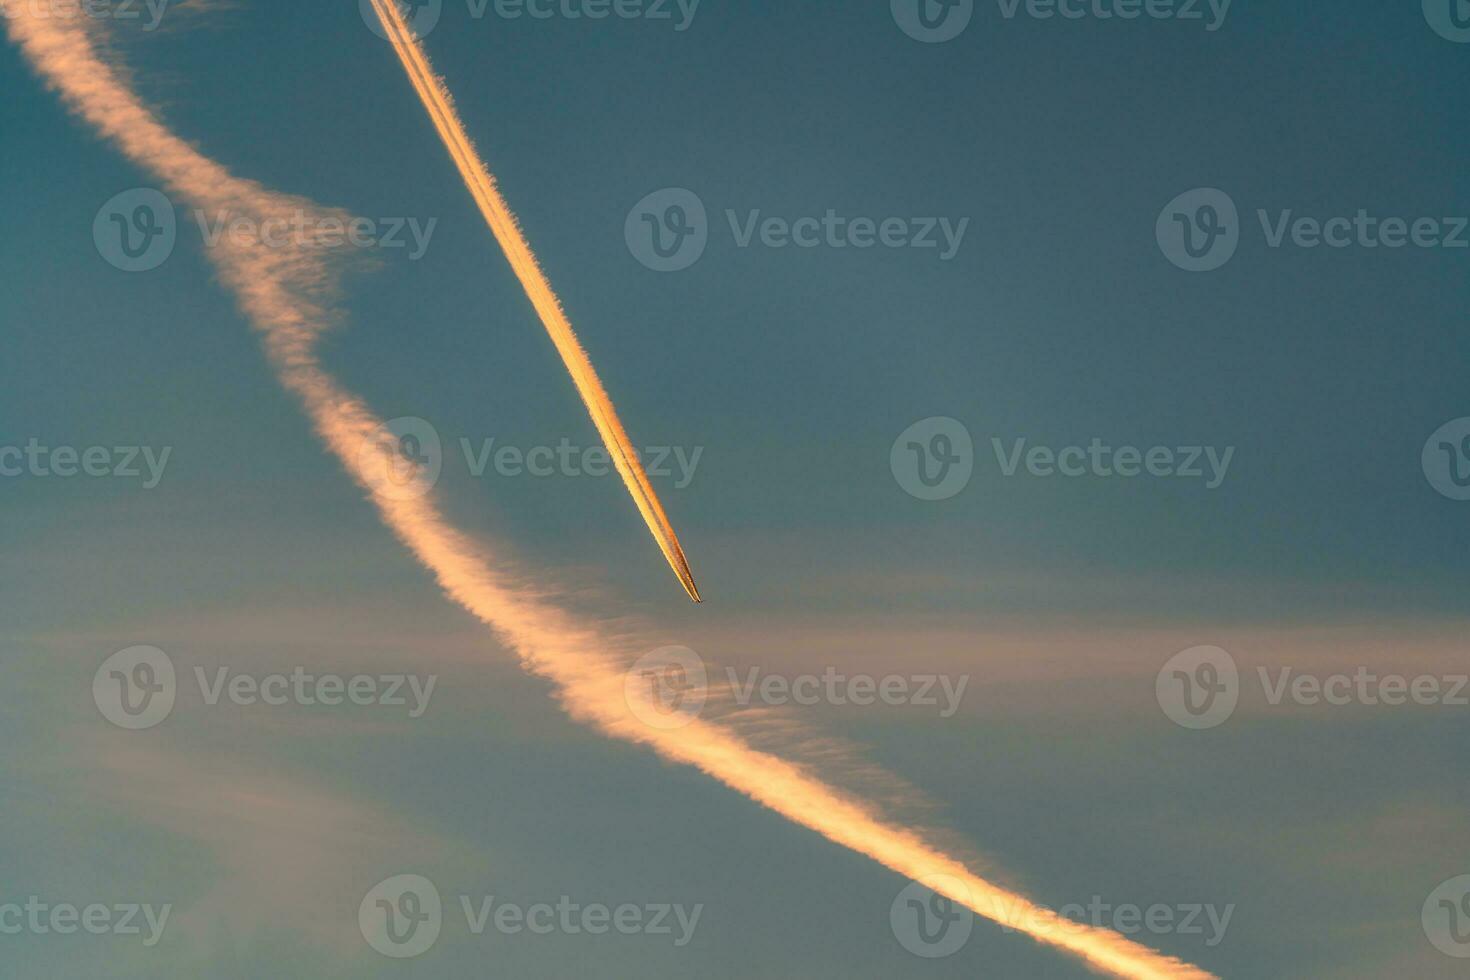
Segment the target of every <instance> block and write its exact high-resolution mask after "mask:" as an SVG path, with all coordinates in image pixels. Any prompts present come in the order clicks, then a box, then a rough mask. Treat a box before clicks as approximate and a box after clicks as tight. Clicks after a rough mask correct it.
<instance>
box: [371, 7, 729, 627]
mask: <svg viewBox="0 0 1470 980" xmlns="http://www.w3.org/2000/svg"><path fill="white" fill-rule="evenodd" d="M372 4H373V9H374V10H375V11H376V12H377V15H378V19H379V20H380V21H381V22H382V24H383V30H384V31H386V32H387V34H388V39H389V41H391V42H392V44H393V50H394V51H395V52H397V54H398V59H399V61H401V62H402V63H403V70H404V71H405V72H407V74H408V78H409V81H410V82H411V83H412V84H413V87H414V91H416V92H417V93H418V95H419V99H420V100H422V101H423V103H424V108H425V109H427V110H428V113H429V117H430V119H432V120H433V122H434V128H435V129H436V130H437V131H438V132H439V138H440V139H442V140H443V141H444V146H445V148H446V149H448V150H449V155H450V156H451V157H452V158H453V159H454V165H455V166H456V167H458V168H459V173H460V176H461V177H463V178H464V182H465V186H466V187H467V188H469V191H470V194H471V195H472V196H473V197H474V199H475V203H476V204H477V205H479V208H480V213H481V214H483V215H484V216H485V221H486V223H487V224H489V225H490V230H491V231H492V232H493V233H494V234H495V240H496V241H497V242H499V243H500V248H501V250H502V251H503V252H505V257H506V259H508V260H509V261H510V266H511V268H512V269H513V270H514V271H515V274H516V278H517V279H519V280H520V282H521V286H522V288H524V289H525V291H526V295H527V296H528V297H529V298H530V300H531V304H532V305H533V306H534V307H535V308H536V312H537V313H538V314H539V315H540V317H541V322H542V323H543V324H544V325H545V326H546V332H547V333H548V334H550V335H551V342H552V343H553V344H555V345H556V350H557V353H559V354H561V359H562V362H563V363H565V364H566V366H567V371H569V372H570V373H571V375H572V381H573V383H574V384H576V386H577V392H578V394H580V395H581V396H582V401H583V402H584V403H585V404H586V406H587V412H588V414H590V415H591V416H592V423H593V425H595V426H597V433H598V435H600V436H601V437H602V441H603V444H604V445H606V446H607V450H608V452H609V453H610V454H611V455H612V459H613V464H614V465H615V466H616V467H617V470H618V474H619V475H620V476H622V478H623V483H624V484H625V485H626V486H627V488H628V493H630V494H632V496H633V502H634V503H636V504H637V505H638V511H639V513H641V514H642V515H643V520H644V521H645V522H646V523H647V524H648V529H649V530H650V531H651V532H653V537H654V540H655V541H657V542H658V546H659V548H660V549H661V550H662V551H663V553H664V557H665V558H666V559H668V562H669V567H670V568H672V569H673V570H674V574H675V575H677V576H678V577H679V583H680V584H681V585H683V586H684V591H686V592H688V593H689V598H691V599H693V600H694V601H695V602H701V601H703V600H701V599H700V596H699V588H698V587H697V586H696V585H695V584H694V576H693V575H692V574H691V573H690V571H689V562H688V561H687V560H686V559H685V557H684V549H683V548H682V547H680V545H679V538H678V536H677V535H676V534H675V533H674V526H673V524H671V523H670V522H669V516H668V514H666V513H665V512H664V508H663V504H662V503H660V502H659V499H658V494H656V493H655V492H654V490H653V484H651V483H649V481H648V475H647V474H646V473H644V471H643V464H642V463H641V462H640V461H639V459H638V453H637V450H636V449H635V448H634V447H633V442H632V440H631V439H629V438H628V433H627V432H626V431H625V430H624V429H623V424H622V422H620V421H619V420H618V413H617V411H616V409H614V408H613V403H612V399H611V398H609V397H608V395H607V390H606V389H604V388H603V386H602V382H601V380H599V379H598V377H597V372H596V371H595V370H594V369H593V367H592V362H591V361H590V360H589V359H588V357H587V352H586V351H585V350H583V349H582V345H581V344H580V343H578V341H577V335H576V333H575V332H573V330H572V324H571V321H570V320H568V319H567V315H566V312H565V311H564V310H563V309H562V306H561V301H560V300H559V299H557V296H556V292H555V291H554V290H553V289H552V288H551V282H550V280H548V279H547V278H546V274H545V273H544V272H542V271H541V265H540V263H538V262H537V261H536V255H535V253H533V252H532V251H531V246H530V244H529V243H528V242H527V241H526V236H525V235H524V234H522V233H521V229H520V225H519V224H518V223H517V222H516V218H515V215H514V214H512V213H511V210H510V207H509V206H508V205H507V204H506V203H505V199H504V198H503V197H501V195H500V191H499V190H498V189H497V187H496V185H495V178H494V177H492V176H491V175H490V170H489V168H488V167H486V166H485V161H484V160H483V159H481V158H480V155H479V154H478V153H477V152H476V151H475V146H474V143H473V142H471V141H470V138H469V136H468V134H466V133H465V129H464V125H463V124H462V123H461V122H460V119H459V114H458V113H457V112H456V111H455V109H454V100H453V99H452V98H451V97H450V95H449V93H448V91H446V90H445V88H444V86H443V85H442V84H441V83H440V82H439V80H438V79H437V78H436V77H435V76H434V73H433V72H432V71H431V70H430V68H429V62H428V57H427V56H426V55H425V54H424V52H423V51H422V50H421V49H420V48H419V46H418V44H417V43H416V42H415V41H414V38H413V34H412V31H411V29H410V28H409V26H408V22H407V21H405V20H404V19H403V14H402V12H401V8H400V6H399V4H398V3H397V2H396V0H372Z"/></svg>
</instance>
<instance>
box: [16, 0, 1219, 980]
mask: <svg viewBox="0 0 1470 980" xmlns="http://www.w3.org/2000/svg"><path fill="white" fill-rule="evenodd" d="M6 29H7V31H8V32H9V34H10V35H11V37H12V38H13V39H15V40H16V41H17V43H19V45H20V46H21V48H22V50H23V51H24V52H25V54H26V55H27V57H28V58H29V59H30V60H31V62H32V63H33V64H34V65H35V66H36V68H37V70H38V71H39V72H40V74H41V76H42V77H43V78H44V79H45V80H46V81H47V82H48V83H49V84H50V85H51V86H52V87H54V88H55V89H57V90H58V91H59V92H60V93H61V95H62V97H63V99H64V100H65V101H66V102H67V104H68V105H69V106H70V107H71V108H72V109H73V110H74V111H75V112H77V113H78V114H79V115H81V116H82V117H83V118H84V119H86V120H87V121H88V122H89V123H91V124H92V125H93V126H95V127H96V128H97V129H98V131H99V132H100V133H102V134H103V135H104V136H106V137H107V138H109V139H111V140H113V141H114V142H115V143H117V145H118V146H119V147H120V148H121V149H122V151H123V152H124V154H125V155H126V156H127V157H128V158H129V159H130V160H131V161H132V162H134V163H135V164H136V165H138V166H139V167H141V168H143V169H145V170H147V171H150V172H152V173H153V174H155V175H156V176H157V178H158V180H159V181H160V182H161V183H162V184H163V185H164V187H165V188H166V189H167V190H168V191H169V193H170V194H172V195H174V196H175V197H176V199H178V200H181V201H183V202H186V203H188V204H190V205H192V206H194V207H202V208H206V209H208V210H216V211H227V212H230V213H232V214H234V215H238V216H244V217H249V218H252V219H254V222H255V227H257V228H259V227H262V225H263V224H264V223H265V222H267V221H270V222H275V221H290V220H291V219H292V217H293V215H294V214H296V213H297V212H298V211H299V210H300V209H303V208H308V207H311V205H310V202H307V201H304V200H302V199H300V198H295V197H291V196H288V195H284V194H279V193H276V192H273V191H270V190H267V189H266V188H264V187H262V186H261V185H260V184H258V183H255V182H253V181H249V180H244V179H242V178H239V177H236V176H234V175H233V174H231V173H230V172H229V171H228V170H227V169H225V168H224V167H223V166H221V165H220V164H219V163H217V162H215V161H214V160H211V159H209V158H208V157H206V156H204V155H203V154H201V153H200V152H199V151H198V150H196V149H195V148H194V147H193V146H191V145H190V144H189V143H187V142H185V141H184V140H182V139H180V138H179V137H178V136H176V135H175V134H174V133H173V132H171V131H170V130H169V129H168V128H167V127H165V126H164V125H163V123H162V122H160V121H159V119H158V118H157V116H156V115H155V114H154V112H153V111H152V110H151V109H150V108H149V107H148V106H146V105H145V104H144V103H143V102H142V100H141V99H140V98H139V97H138V96H137V94H136V93H135V92H134V91H133V90H132V89H131V87H130V86H129V84H128V82H127V80H126V78H125V76H124V74H123V73H122V72H121V71H120V70H119V69H118V68H115V67H114V66H113V65H111V64H109V63H108V62H107V61H105V60H104V59H103V58H102V57H101V56H100V55H99V53H98V49H97V47H96V45H95V44H94V42H93V39H92V37H91V36H90V35H89V34H88V30H89V29H88V28H85V27H81V26H78V24H77V23H75V19H74V20H72V21H65V20H62V19H61V18H57V17H54V16H47V15H44V14H40V13H37V12H36V11H35V10H34V9H33V8H32V7H31V6H29V5H23V6H21V7H20V8H18V9H17V10H15V11H13V12H12V14H11V16H10V17H8V18H7V19H6ZM311 213H313V214H315V215H316V216H318V217H319V218H321V219H327V218H332V219H336V220H341V219H342V217H343V215H342V212H339V211H333V212H326V211H323V210H320V209H317V210H315V211H313V212H311ZM320 223H321V222H318V224H320ZM324 244H325V243H324V242H322V241H310V242H304V243H302V242H297V243H295V244H293V245H288V246H279V245H273V244H270V243H268V240H267V241H262V240H261V239H260V238H259V237H257V238H255V239H254V240H249V239H245V238H243V237H240V236H234V235H231V236H225V237H223V238H222V239H221V240H220V241H219V242H218V243H217V244H216V245H215V246H214V247H212V248H210V249H209V250H208V251H209V257H210V259H211V261H213V262H214V263H215V264H216V266H217V268H218V269H219V273H220V277H221V279H222V280H223V281H224V283H225V284H226V285H227V286H228V287H229V288H230V289H231V290H232V291H233V292H234V293H235V294H236V296H237V298H238V301H239V303H240V307H241V309H242V310H243V312H244V313H245V315H246V317H247V318H248V319H249V320H250V322H251V323H252V325H253V326H254V327H255V328H256V329H258V330H259V331H261V333H262V334H263V336H264V342H265V348H266V352H267V354H268V355H269V357H270V359H271V362H272V364H273V365H274V367H275V370H276V372H277V375H278V377H279V379H280V381H281V384H282V385H283V386H284V387H285V388H287V389H288V390H289V391H290V392H292V393H293V394H294V395H295V396H296V397H298V398H299V399H300V400H301V403H302V405H303V407H304V408H305V410H306V412H307V415H308V416H309V417H310V419H311V421H312V423H313V425H314V426H315V428H316V431H317V433H318V435H319V436H320V437H321V438H322V440H323V441H324V443H325V444H326V446H327V447H328V449H329V450H331V452H332V453H333V454H334V455H336V456H337V458H338V459H339V460H340V462H341V464H342V466H343V467H344V469H346V470H347V472H348V473H349V474H350V475H351V476H352V477H353V479H355V480H356V481H357V482H358V484H359V485H360V486H361V487H362V488H363V489H364V490H365V491H366V492H367V495H368V498H369V499H370V500H371V501H372V503H373V504H374V506H375V507H376V508H377V510H378V513H379V515H380V516H381V518H382V520H383V522H384V524H385V525H386V526H387V527H388V528H389V529H390V530H391V531H392V532H393V534H394V535H395V536H396V537H397V538H398V539H399V540H400V541H401V542H402V543H403V544H404V545H405V546H406V547H407V548H408V549H409V550H410V551H411V552H412V553H413V554H414V555H415V556H416V557H417V558H418V560H419V561H420V562H421V563H422V564H423V565H424V567H425V568H427V569H428V570H429V571H430V572H431V573H432V574H433V576H434V578H435V579H436V581H437V582H438V583H439V585H440V587H441V588H442V589H443V590H444V592H445V594H446V595H448V596H449V597H450V598H452V599H453V600H454V601H456V602H458V603H459V604H460V605H462V606H463V607H464V608H466V609H467V610H469V611H470V612H471V613H472V614H473V615H475V616H476V617H477V618H478V619H480V620H481V621H482V622H483V623H485V624H486V625H488V626H489V627H491V629H492V630H493V631H494V632H495V633H496V635H497V636H498V637H499V638H500V639H501V640H502V641H503V642H504V643H505V644H506V645H507V646H508V647H510V648H511V649H513V650H514V651H515V652H516V653H517V655H518V656H519V657H520V660H521V663H522V666H523V667H524V668H525V669H527V670H528V671H531V672H533V673H535V674H537V675H539V676H541V677H545V678H547V679H549V680H550V681H551V682H552V683H553V684H554V685H555V686H556V688H557V696H558V698H559V699H560V701H561V703H562V705H563V707H564V708H565V709H566V711H567V712H568V713H569V714H570V715H571V716H572V717H573V718H575V719H577V720H578V721H580V722H583V723H585V724H589V725H591V726H593V727H595V728H596V729H598V730H599V731H601V732H603V733H605V734H607V735H609V736H611V737H614V738H618V739H622V740H625V741H628V742H633V743H638V744H642V745H645V746H648V747H650V748H651V749H653V750H654V751H655V752H657V753H658V754H659V755H660V756H661V757H663V758H665V759H668V760H671V761H675V762H680V763H684V764H686V765H690V766H694V767H695V768H697V769H699V770H700V771H702V772H704V773H707V774H708V775H710V776H712V777H713V778H715V779H717V780H719V781H720V782H722V783H724V784H725V785H726V786H729V787H731V788H733V789H735V790H736V791H738V792H740V793H742V794H744V795H745V796H747V797H749V798H750V799H752V800H754V801H756V802H758V803H760V804H762V805H763V806H766V807H768V808H770V809H771V810H773V811H775V812H777V813H780V814H782V815H783V816H785V817H787V818H788V819H790V820H791V821H793V822H795V823H797V824H800V825H802V826H805V827H808V828H810V829H812V830H814V831H816V832H817V833H818V834H821V835H822V836H823V837H825V838H827V839H828V840H831V841H834V842H836V843H838V844H841V845H843V846H845V847H847V848H849V849H851V850H853V851H854V852H856V853H858V854H862V855H866V856H867V857H869V858H871V859H873V860H874V861H876V862H878V863H880V864H882V865H883V866H885V867H887V868H889V869H891V870H893V871H895V872H897V873H899V874H901V875H904V876H907V877H909V878H911V879H914V880H918V881H923V882H924V883H925V884H927V885H929V886H930V888H931V889H933V890H934V891H936V892H938V893H940V894H942V895H945V896H947V897H949V898H950V899H952V900H953V901H955V902H958V903H960V904H961V905H963V906H965V907H968V908H970V909H972V910H973V911H974V912H976V913H977V914H979V915H981V916H984V917H986V918H988V919H990V920H992V921H994V922H997V923H1000V924H1001V925H1002V926H1004V927H1006V928H1008V929H1012V930H1015V931H1017V932H1021V933H1024V934H1026V935H1028V936H1031V937H1032V938H1033V939H1035V940H1038V941H1040V942H1042V943H1046V944H1048V945H1051V946H1053V947H1055V948H1057V949H1061V950H1065V951H1067V952H1069V953H1071V954H1074V955H1075V956H1077V957H1079V958H1080V959H1081V960H1082V961H1083V962H1084V963H1086V964H1088V965H1089V966H1091V967H1093V968H1095V969H1098V970H1101V971H1104V972H1107V973H1109V974H1112V975H1115V976H1120V977H1134V978H1140V980H1208V978H1210V977H1211V976H1212V975H1211V974H1209V973H1206V972H1205V971H1203V970H1201V969H1199V968H1197V967H1194V966H1191V965H1189V964H1187V963H1184V962H1182V961H1180V960H1178V959H1175V958H1173V957H1170V956H1165V955H1163V954H1161V953H1158V952H1155V951H1154V950H1151V949H1149V948H1148V947H1146V946H1143V945H1142V944H1139V943H1136V942H1133V941H1132V940H1130V939H1128V938H1126V937H1124V936H1122V935H1120V934H1119V933H1117V932H1114V931H1112V930H1110V929H1105V928H1101V927H1098V926H1094V925H1083V924H1080V923H1077V922H1073V921H1071V920H1069V919H1066V918H1064V917H1062V916H1060V915H1058V914H1057V913H1055V912H1052V911H1050V910H1049V909H1046V908H1045V907H1043V906H1040V905H1038V904H1036V903H1034V902H1032V901H1031V900H1029V899H1027V898H1026V897H1025V896H1023V895H1021V894H1019V893H1018V892H1015V891H1012V890H1009V889H1006V888H1002V887H1001V886H999V885H997V884H995V883H993V882H990V881H988V880H986V879H984V878H981V877H980V876H979V875H977V874H975V873H973V872H972V871H971V870H970V869H969V868H968V867H967V866H966V865H965V864H964V863H963V862H962V861H961V860H959V859H958V858H957V857H955V856H953V855H952V854H950V853H948V852H946V851H945V850H943V849H942V848H940V847H939V846H938V845H937V844H935V843H934V842H933V840H932V839H931V838H930V837H928V836H926V835H925V834H923V833H921V832H920V831H918V830H916V829H913V828H909V827H905V826H903V825H901V824H899V823H897V822H895V821H893V820H892V819H889V818H887V817H885V816H884V815H883V814H882V813H881V812H880V810H879V808H878V806H877V805H876V804H874V803H871V802H869V801H866V800H863V799H861V798H858V797H856V796H853V795H851V794H848V793H844V792H842V791H840V790H839V789H837V788H836V787H835V786H834V785H833V784H832V783H831V782H830V781H828V780H824V779H822V778H820V777H819V776H818V775H816V773H815V772H813V771H812V768H811V766H810V765H806V764H801V763H798V762H796V761H793V760H792V759H790V758H787V757H784V756H781V755H777V754H775V753H773V752H770V751H766V750H763V749H759V748H757V747H755V746H754V745H753V744H752V743H751V742H750V741H749V740H748V739H746V738H745V737H743V736H742V735H741V734H740V733H739V732H738V731H736V730H735V729H734V728H733V727H731V726H730V725H729V724H724V723H720V722H717V721H713V720H710V719H706V718H699V717H696V718H694V719H693V720H692V721H690V722H689V723H688V724H687V725H685V726H684V727H681V728H672V729H666V728H658V727H653V726H650V725H648V724H645V723H644V722H643V721H641V720H640V717H646V715H645V714H643V712H645V711H647V710H649V709H650V708H652V707H653V706H654V702H653V693H652V692H651V691H649V692H647V693H646V694H644V695H639V694H637V693H636V692H638V691H641V690H643V689H642V688H638V687H634V688H631V689H630V688H629V687H628V686H627V685H626V684H625V677H626V672H625V668H626V663H625V662H624V661H623V660H621V659H620V658H619V657H618V656H615V655H614V654H613V653H612V652H610V651H609V648H610V647H612V646H614V645H615V644H614V641H613V640H611V639H609V637H608V636H607V635H606V634H605V633H604V632H603V631H601V630H599V629H598V628H597V627H595V626H594V625H592V624H590V623H588V622H585V621H583V620H580V619H578V618H575V617H573V616H572V615H571V614H570V613H568V612H567V611H565V610H564V609H562V608H560V607H558V606H556V605H553V604H552V603H550V602H547V601H546V600H545V599H543V598H541V597H540V596H539V595H538V594H537V593H536V591H535V590H533V589H532V588H531V587H530V586H529V585H527V584H526V583H525V582H523V581H521V580H519V579H518V578H516V577H514V576H512V575H511V574H510V572H508V571H507V570H506V569H505V567H504V563H503V562H494V561H492V560H491V557H490V555H489V554H488V553H487V552H485V551H484V550H483V548H482V546H480V545H479V544H478V543H476V542H474V541H472V540H470V539H469V538H468V537H467V536H465V535H464V534H463V533H461V532H460V531H458V530H457V529H455V528H454V527H452V526H451V525H450V524H449V523H448V522H447V521H446V520H445V518H444V516H443V515H442V513H441V512H440V511H439V509H438V508H437V507H436V506H435V504H434V503H433V502H432V500H431V499H430V498H429V497H427V496H424V497H413V498H409V499H402V496H401V495H399V494H395V493H394V492H393V491H392V488H391V487H389V486H388V484H387V481H386V480H384V479H383V475H382V473H381V464H382V460H381V457H379V456H377V455H376V454H375V453H370V452H364V451H363V450H364V447H366V446H371V445H372V444H373V443H374V442H375V441H376V439H377V437H378V435H379V433H380V432H381V429H382V423H381V422H380V420H379V419H377V418H376V417H375V416H374V415H373V414H372V412H371V411H370V410H369V409H368V408H367V406H366V405H365V404H364V403H363V402H362V401H361V399H359V398H358V397H357V396H355V395H353V394H352V393H351V392H349V391H347V390H345V389H344V388H342V387H341V386H340V385H339V384H338V383H337V382H336V380H335V379H334V378H333V377H332V376H331V375H329V374H328V373H327V372H326V371H325V370H323V369H322V367H321V365H320V363H319V362H318V360H317V357H316V354H315V349H314V348H315V344H316V341H317V339H318V337H319V335H320V334H321V332H322V331H323V330H325V329H326V328H327V327H329V326H330V325H332V324H333V323H335V322H336V321H337V320H339V319H340V314H339V312H338V311H337V310H336V309H335V307H334V306H333V305H332V302H331V301H332V296H333V286H334V276H333V272H334V270H333V268H332V266H331V264H330V263H329V261H328V259H327V258H326V256H327V255H328V254H329V252H328V251H327V250H326V249H324V248H323V247H320V246H323V245H324ZM640 697H643V698H646V699H647V700H646V701H643V702H640V701H639V700H638V699H639V698H640ZM635 709H636V710H635Z"/></svg>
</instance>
